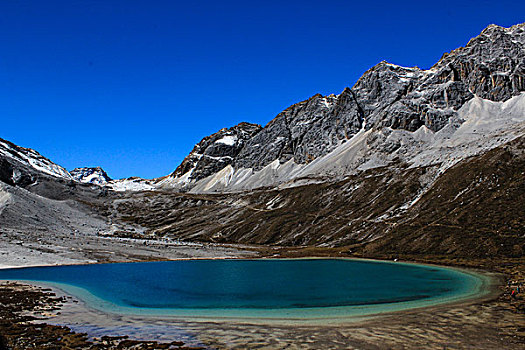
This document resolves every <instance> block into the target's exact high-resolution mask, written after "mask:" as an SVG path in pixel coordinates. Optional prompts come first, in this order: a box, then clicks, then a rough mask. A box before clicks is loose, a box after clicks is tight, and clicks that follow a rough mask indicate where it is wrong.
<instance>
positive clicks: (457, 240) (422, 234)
mask: <svg viewBox="0 0 525 350" xmlns="http://www.w3.org/2000/svg"><path fill="white" fill-rule="evenodd" d="M524 250H525V137H522V138H519V139H516V140H514V141H512V142H510V143H508V144H506V145H504V146H502V147H498V148H496V149H493V150H491V151H489V152H488V153H486V154H484V155H482V156H480V157H476V158H473V159H469V160H466V161H463V162H461V163H460V164H457V165H456V166H454V167H453V168H451V169H449V170H448V171H446V172H445V174H443V176H441V177H440V178H439V179H438V180H437V181H436V183H435V184H434V185H433V186H432V188H431V189H430V190H429V191H428V192H427V193H426V194H425V195H424V196H423V197H422V198H421V200H420V201H419V202H418V203H417V204H416V205H415V206H413V207H412V208H411V209H410V210H408V211H407V213H406V214H405V215H404V219H403V220H400V221H399V222H398V224H397V225H396V226H395V227H392V228H391V229H390V230H389V232H388V234H387V235H386V236H385V237H383V238H382V239H381V240H378V241H376V242H373V243H371V244H369V245H368V247H367V251H368V252H398V253H409V254H413V253H425V254H452V255H461V256H464V257H467V256H481V257H483V256H489V257H490V256H494V255H504V256H509V257H520V256H523V255H524Z"/></svg>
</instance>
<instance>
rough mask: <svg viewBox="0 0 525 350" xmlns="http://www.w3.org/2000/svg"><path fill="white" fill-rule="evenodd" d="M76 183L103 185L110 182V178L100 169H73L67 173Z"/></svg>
mask: <svg viewBox="0 0 525 350" xmlns="http://www.w3.org/2000/svg"><path fill="white" fill-rule="evenodd" d="M69 173H70V174H71V176H72V177H73V178H74V179H75V180H76V181H78V182H82V183H91V184H97V185H103V184H106V183H107V182H109V181H111V178H110V177H109V176H108V174H107V173H106V172H105V171H104V169H102V168H101V167H99V166H97V167H82V168H75V169H73V170H71V171H70V172H69Z"/></svg>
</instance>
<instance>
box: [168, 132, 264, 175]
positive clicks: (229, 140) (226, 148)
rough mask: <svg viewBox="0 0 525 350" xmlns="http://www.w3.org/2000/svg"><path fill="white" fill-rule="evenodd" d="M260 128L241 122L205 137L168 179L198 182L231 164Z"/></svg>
mask: <svg viewBox="0 0 525 350" xmlns="http://www.w3.org/2000/svg"><path fill="white" fill-rule="evenodd" d="M261 128H262V127H261V126H260V125H258V124H252V123H246V122H242V123H240V124H237V125H235V126H233V127H231V128H223V129H221V130H219V131H218V132H216V133H214V134H212V135H210V136H206V137H205V138H203V139H202V140H201V141H200V142H199V143H198V144H196V145H195V147H194V148H193V150H192V151H191V153H190V154H189V155H188V156H187V157H186V158H184V160H183V161H182V163H181V164H180V165H179V166H178V167H177V169H175V171H174V172H173V173H172V174H171V175H170V176H169V178H181V177H184V181H191V180H194V181H198V180H200V179H202V178H205V177H207V176H209V175H211V174H213V173H216V172H217V171H219V170H221V169H222V168H224V167H225V166H227V165H229V164H231V163H232V162H233V160H234V158H235V157H236V156H237V155H238V154H239V152H240V151H241V149H242V148H243V146H244V144H245V142H246V141H247V140H249V139H250V138H252V137H253V136H254V135H256V134H257V133H258V132H259V131H260V130H261Z"/></svg>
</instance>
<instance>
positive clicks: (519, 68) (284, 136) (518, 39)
mask: <svg viewBox="0 0 525 350" xmlns="http://www.w3.org/2000/svg"><path fill="white" fill-rule="evenodd" d="M524 28H525V25H524V24H519V25H515V26H513V27H511V28H503V27H499V26H495V25H491V26H489V27H487V28H486V29H485V30H483V31H482V32H481V34H480V35H478V36H477V37H475V38H473V39H471V40H470V41H469V43H468V44H467V45H466V46H465V47H461V48H458V49H455V50H453V51H451V52H449V53H446V54H444V55H443V57H442V58H441V59H440V60H439V61H438V62H437V63H436V64H435V65H434V66H432V67H431V68H430V69H428V70H422V69H420V68H418V67H403V66H399V65H396V64H393V63H389V62H386V61H382V62H380V63H378V64H377V65H375V66H374V67H372V68H370V69H369V70H368V71H366V72H365V73H364V74H363V76H362V77H361V78H360V79H359V80H358V81H357V82H356V83H355V85H354V86H352V88H348V87H347V88H345V89H344V90H343V91H342V92H341V93H340V94H339V95H333V94H332V95H328V96H323V95H321V94H316V95H314V96H312V97H310V98H309V99H307V100H304V101H302V102H299V103H296V104H293V105H291V106H290V107H288V108H287V109H285V110H284V111H283V112H281V113H279V114H278V115H277V116H276V117H275V118H274V119H272V120H271V121H270V122H269V123H268V124H267V125H266V126H265V127H264V128H262V129H260V130H259V129H258V130H257V132H253V134H251V135H250V136H249V137H246V138H243V139H242V143H239V144H237V143H234V142H233V141H232V142H233V144H234V147H233V148H234V151H233V152H229V151H223V149H227V148H224V147H225V146H221V147H222V148H221V147H218V146H216V141H217V140H218V139H222V138H224V137H227V136H228V137H229V134H227V133H228V132H231V131H229V130H230V129H223V130H221V131H220V132H219V133H217V134H213V135H211V136H208V137H206V138H204V139H203V140H202V141H201V142H200V143H199V144H198V145H197V146H195V148H194V150H193V151H192V153H191V154H190V155H189V156H188V157H187V158H186V159H185V160H184V162H183V163H182V164H181V165H180V166H179V167H178V168H177V170H176V171H175V172H174V173H173V174H172V175H171V176H172V177H173V178H179V179H181V180H184V181H186V180H188V181H189V180H197V179H202V178H204V177H206V176H209V175H212V174H215V173H217V172H218V171H220V170H222V169H224V168H225V167H226V166H227V165H231V169H230V170H231V171H230V170H229V171H226V172H224V174H222V175H220V176H223V177H224V176H230V175H228V174H231V173H232V172H234V171H236V170H239V171H241V170H240V169H246V172H243V174H244V175H243V176H245V175H246V174H248V172H249V171H251V172H258V171H260V170H262V169H263V168H266V167H268V166H269V165H270V164H272V167H275V166H278V165H279V164H285V163H288V162H290V161H292V163H293V164H296V165H305V164H309V163H311V162H312V161H314V160H316V159H318V158H320V157H323V156H325V155H327V154H328V153H330V152H332V151H334V150H335V149H336V148H337V147H339V146H341V145H342V144H343V143H345V142H346V141H347V140H351V139H352V138H353V137H354V136H356V135H357V134H358V133H359V132H361V131H363V132H367V131H369V130H371V129H374V130H386V131H388V130H395V129H398V130H405V131H407V132H415V131H417V130H418V129H420V128H422V127H423V126H424V127H425V128H424V129H425V130H429V131H431V132H437V131H440V130H441V129H443V128H444V127H445V126H446V125H448V124H450V123H453V124H454V125H457V126H459V125H461V123H462V122H463V120H461V118H460V117H459V115H458V110H459V109H460V108H461V107H462V106H463V105H464V104H465V103H466V102H467V101H469V100H471V99H472V98H473V97H475V96H477V97H480V98H482V99H488V100H491V101H495V102H502V101H507V100H509V99H510V98H511V97H513V96H516V95H518V94H519V93H520V92H522V91H525V50H524V44H525V34H524V32H525V31H524ZM248 134H250V133H248ZM228 140H230V139H228ZM232 140H233V139H232ZM219 143H220V142H219ZM210 145H214V146H213V147H211V148H209V147H210ZM276 162H277V163H276ZM190 171H191V173H190ZM243 171H244V170H243ZM187 174H189V175H187ZM184 176H186V177H185V178H184V179H183V178H182V177H184ZM218 176H219V175H218ZM239 176H240V175H239ZM246 176H248V175H246ZM243 178H244V177H243ZM214 181H215V180H214Z"/></svg>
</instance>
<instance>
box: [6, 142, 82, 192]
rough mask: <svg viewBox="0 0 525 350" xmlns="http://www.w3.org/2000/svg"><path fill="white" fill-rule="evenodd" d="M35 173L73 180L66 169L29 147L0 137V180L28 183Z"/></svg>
mask: <svg viewBox="0 0 525 350" xmlns="http://www.w3.org/2000/svg"><path fill="white" fill-rule="evenodd" d="M37 174H45V175H48V176H52V177H56V178H59V179H63V180H73V178H72V177H71V175H70V174H69V173H68V171H67V170H66V169H64V168H63V167H61V166H60V165H57V164H55V163H53V162H52V161H50V160H49V159H47V158H46V157H44V156H42V155H41V154H40V153H38V152H37V151H35V150H33V149H31V148H25V147H20V146H17V145H15V144H14V143H12V142H9V141H6V140H4V139H0V180H1V181H3V182H5V183H8V184H10V185H17V184H22V185H28V184H31V183H33V182H35V181H36V175H37Z"/></svg>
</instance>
